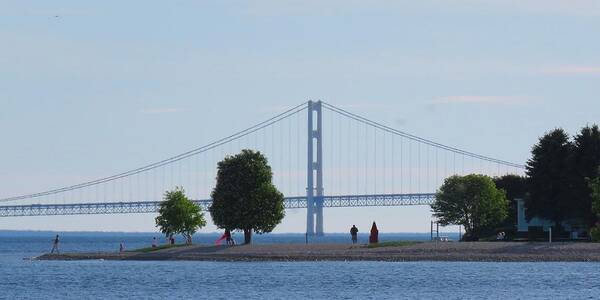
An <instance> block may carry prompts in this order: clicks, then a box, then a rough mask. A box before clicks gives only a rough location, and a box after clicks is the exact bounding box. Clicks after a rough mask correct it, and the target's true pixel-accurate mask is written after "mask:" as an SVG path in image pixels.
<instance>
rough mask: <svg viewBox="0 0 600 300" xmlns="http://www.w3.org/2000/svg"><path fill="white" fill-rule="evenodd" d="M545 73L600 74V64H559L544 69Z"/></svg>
mask: <svg viewBox="0 0 600 300" xmlns="http://www.w3.org/2000/svg"><path fill="white" fill-rule="evenodd" d="M542 73H545V74H565V75H569V74H590V75H597V74H600V66H559V67H554V68H547V69H545V70H542Z"/></svg>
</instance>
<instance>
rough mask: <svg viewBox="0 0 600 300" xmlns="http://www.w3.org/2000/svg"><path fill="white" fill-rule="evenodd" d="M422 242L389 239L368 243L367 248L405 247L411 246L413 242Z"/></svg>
mask: <svg viewBox="0 0 600 300" xmlns="http://www.w3.org/2000/svg"><path fill="white" fill-rule="evenodd" d="M420 243H422V242H419V241H389V242H383V243H377V244H369V246H368V247H369V248H381V247H406V246H412V245H415V244H420Z"/></svg>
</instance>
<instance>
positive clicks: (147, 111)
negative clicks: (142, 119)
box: [139, 107, 183, 115]
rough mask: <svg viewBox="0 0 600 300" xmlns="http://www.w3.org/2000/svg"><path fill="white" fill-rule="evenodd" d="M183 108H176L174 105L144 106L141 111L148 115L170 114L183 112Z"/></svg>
mask: <svg viewBox="0 0 600 300" xmlns="http://www.w3.org/2000/svg"><path fill="white" fill-rule="evenodd" d="M182 111H183V109H182V108H174V107H163V108H144V109H141V110H140V111H139V112H140V113H142V114H147V115H156V114H170V113H178V112H182Z"/></svg>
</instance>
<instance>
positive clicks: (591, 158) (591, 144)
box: [571, 125, 600, 227]
mask: <svg viewBox="0 0 600 300" xmlns="http://www.w3.org/2000/svg"><path fill="white" fill-rule="evenodd" d="M573 145H574V147H573V154H572V160H571V164H572V170H571V175H572V179H571V183H572V185H573V188H572V189H573V190H572V193H571V195H572V198H573V201H574V203H573V206H574V211H575V212H576V214H575V216H576V217H579V218H582V219H583V220H584V222H585V223H586V224H587V225H588V227H591V226H593V225H594V224H595V223H596V220H598V219H597V215H596V214H597V213H594V212H593V211H592V209H591V208H592V196H591V194H592V190H591V188H590V186H589V184H588V180H589V179H590V178H597V177H598V176H599V175H600V174H599V170H598V166H600V130H598V126H597V125H593V126H591V127H590V126H586V127H583V128H582V129H581V131H580V132H579V134H577V135H576V136H575V137H574V139H573Z"/></svg>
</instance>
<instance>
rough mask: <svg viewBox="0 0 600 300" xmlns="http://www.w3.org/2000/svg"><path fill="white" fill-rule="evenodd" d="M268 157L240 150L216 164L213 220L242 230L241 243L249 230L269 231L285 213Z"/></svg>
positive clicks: (245, 239)
mask: <svg viewBox="0 0 600 300" xmlns="http://www.w3.org/2000/svg"><path fill="white" fill-rule="evenodd" d="M272 177H273V173H272V171H271V167H270V166H269V164H268V161H267V158H266V157H265V156H264V155H262V154H261V153H260V152H258V151H252V150H247V149H246V150H242V152H241V153H239V154H237V155H234V156H227V157H225V159H224V160H222V161H221V162H219V163H218V171H217V184H216V186H215V188H214V190H213V192H212V195H211V196H212V199H213V203H212V206H211V208H210V214H211V216H212V219H213V221H214V223H215V225H217V226H218V227H219V228H223V229H229V230H243V231H244V242H245V243H246V244H248V243H250V242H251V241H252V232H256V233H258V234H261V233H265V232H271V231H273V229H275V226H277V224H279V223H280V222H281V220H282V219H283V217H284V215H285V211H284V207H283V194H282V193H281V192H279V191H278V190H277V188H276V187H275V186H274V185H273V183H272Z"/></svg>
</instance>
